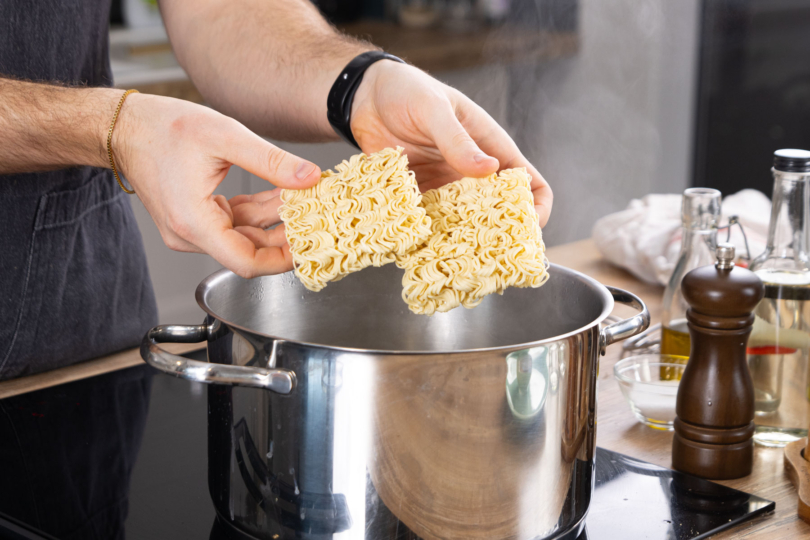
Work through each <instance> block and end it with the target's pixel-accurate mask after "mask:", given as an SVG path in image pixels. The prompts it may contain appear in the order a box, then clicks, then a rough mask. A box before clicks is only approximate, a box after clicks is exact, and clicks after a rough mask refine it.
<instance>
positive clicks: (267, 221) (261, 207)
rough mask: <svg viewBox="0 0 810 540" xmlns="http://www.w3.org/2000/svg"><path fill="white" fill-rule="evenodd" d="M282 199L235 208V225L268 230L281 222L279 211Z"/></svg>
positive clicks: (249, 203)
mask: <svg viewBox="0 0 810 540" xmlns="http://www.w3.org/2000/svg"><path fill="white" fill-rule="evenodd" d="M281 204H282V203H281V198H280V197H276V198H274V199H270V200H267V201H263V202H246V203H243V204H240V205H237V206H234V207H232V208H233V225H234V227H239V226H242V225H247V226H250V227H258V228H260V229H266V228H268V227H271V226H273V225H275V224H276V223H278V222H279V221H281V218H280V217H279V215H278V209H279V207H280V206H281Z"/></svg>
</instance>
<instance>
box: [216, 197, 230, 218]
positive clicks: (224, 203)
mask: <svg viewBox="0 0 810 540" xmlns="http://www.w3.org/2000/svg"><path fill="white" fill-rule="evenodd" d="M214 202H215V203H217V206H219V207H220V208H221V209H222V211H223V212H225V213H226V214H227V215H228V218H229V219H230V220H231V222H233V210H232V209H231V205H230V204H229V203H228V199H226V198H225V196H224V195H214Z"/></svg>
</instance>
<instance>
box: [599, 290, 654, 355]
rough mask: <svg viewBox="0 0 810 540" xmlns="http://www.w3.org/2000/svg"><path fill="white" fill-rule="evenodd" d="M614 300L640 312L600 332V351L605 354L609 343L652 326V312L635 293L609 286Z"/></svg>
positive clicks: (631, 335)
mask: <svg viewBox="0 0 810 540" xmlns="http://www.w3.org/2000/svg"><path fill="white" fill-rule="evenodd" d="M607 289H608V291H610V294H611V295H612V296H613V300H614V301H615V302H618V303H619V304H624V305H626V306H630V307H634V308H636V309H638V310H639V311H640V313H638V314H636V315H634V316H632V317H630V318H629V319H624V320H623V321H619V322H617V323H614V324H611V325H610V326H606V327H605V328H603V329H602V331H601V332H600V333H599V353H600V354H601V355H602V356H604V355H605V349H607V346H608V345H611V344H613V343H616V342H617V341H621V340H623V339H627V338H629V337H633V336H635V335H636V334H640V333H641V332H643V331H644V330H646V329H647V327H648V326H650V312H649V310H648V309H647V306H646V305H645V304H644V302H643V301H642V300H641V298H639V297H638V296H636V295H635V294H633V293H629V292H627V291H625V290H624V289H619V288H616V287H608V288H607Z"/></svg>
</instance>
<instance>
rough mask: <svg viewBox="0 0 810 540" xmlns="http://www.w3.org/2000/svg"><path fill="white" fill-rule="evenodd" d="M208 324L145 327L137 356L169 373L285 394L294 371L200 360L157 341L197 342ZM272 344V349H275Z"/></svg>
mask: <svg viewBox="0 0 810 540" xmlns="http://www.w3.org/2000/svg"><path fill="white" fill-rule="evenodd" d="M208 335H209V327H208V326H206V325H204V324H200V325H180V324H163V325H160V326H156V327H154V328H152V329H151V330H149V331H148V332H147V333H146V335H145V336H144V337H143V341H141V357H142V358H143V359H144V360H146V362H147V363H148V364H149V365H150V366H152V367H154V368H157V369H159V370H160V371H162V372H164V373H168V374H169V375H174V376H176V377H180V378H183V379H188V380H190V381H197V382H202V383H208V384H229V385H235V386H250V387H253V388H264V389H266V390H272V391H273V392H276V393H277V394H289V393H290V392H292V390H293V388H295V373H294V372H292V371H289V370H286V369H278V368H261V367H252V366H251V367H248V366H232V365H228V364H214V363H212V362H200V361H198V360H192V359H190V358H185V357H183V356H180V355H177V354H172V353H170V352H169V351H167V350H165V349H162V348H161V347H160V345H158V344H159V343H198V342H200V341H206V340H207V339H208ZM275 349H276V348H275V346H274V347H273V350H274V352H275Z"/></svg>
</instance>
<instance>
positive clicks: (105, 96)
mask: <svg viewBox="0 0 810 540" xmlns="http://www.w3.org/2000/svg"><path fill="white" fill-rule="evenodd" d="M120 97H121V91H120V90H114V89H110V88H65V87H62V86H54V85H49V84H41V83H32V82H25V81H17V80H11V79H4V78H0V174H9V173H18V172H33V171H44V170H52V169H59V168H63V167H71V166H76V165H92V166H100V167H104V166H106V165H107V157H106V156H107V150H106V135H107V129H109V122H110V119H111V118H112V115H113V113H114V112H115V107H116V105H117V102H118V99H119V98H120Z"/></svg>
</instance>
